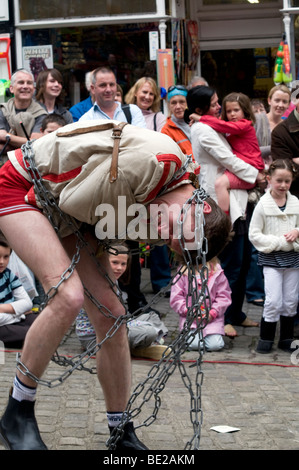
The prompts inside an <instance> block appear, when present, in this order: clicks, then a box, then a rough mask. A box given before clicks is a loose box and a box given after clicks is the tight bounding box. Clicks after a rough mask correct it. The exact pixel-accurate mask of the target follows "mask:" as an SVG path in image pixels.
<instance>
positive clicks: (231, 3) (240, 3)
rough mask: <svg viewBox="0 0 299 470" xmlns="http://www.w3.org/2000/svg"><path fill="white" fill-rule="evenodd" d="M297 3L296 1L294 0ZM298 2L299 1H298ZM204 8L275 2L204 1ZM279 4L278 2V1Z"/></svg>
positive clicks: (246, 0) (272, 1)
mask: <svg viewBox="0 0 299 470" xmlns="http://www.w3.org/2000/svg"><path fill="white" fill-rule="evenodd" d="M294 1H296V0H294ZM297 2H298V0H297ZM202 3H203V5H204V6H211V5H248V4H249V3H251V4H256V3H259V4H262V5H263V4H266V3H275V0H259V1H255V2H253V1H252V0H203V2H202ZM276 3H278V0H277V1H276Z"/></svg>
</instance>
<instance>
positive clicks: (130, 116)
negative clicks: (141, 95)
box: [121, 104, 132, 124]
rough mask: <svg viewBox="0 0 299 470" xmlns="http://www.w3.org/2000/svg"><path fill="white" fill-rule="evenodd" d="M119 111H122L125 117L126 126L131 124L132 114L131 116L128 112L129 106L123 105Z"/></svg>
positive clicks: (129, 111)
mask: <svg viewBox="0 0 299 470" xmlns="http://www.w3.org/2000/svg"><path fill="white" fill-rule="evenodd" d="M121 109H122V110H123V112H124V114H125V116H126V119H127V122H128V124H131V122H132V114H131V110H130V105H129V104H124V105H123V106H122V107H121Z"/></svg>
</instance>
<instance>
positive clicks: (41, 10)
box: [19, 0, 156, 21]
mask: <svg viewBox="0 0 299 470" xmlns="http://www.w3.org/2000/svg"><path fill="white" fill-rule="evenodd" d="M19 4H20V19H21V21H32V20H34V19H36V18H38V19H39V20H44V19H53V18H81V17H90V16H107V15H108V16H113V15H130V14H145V13H156V0H147V1H146V2H144V1H143V0H130V1H129V2H128V1H127V0H106V1H100V2H99V0H89V1H88V2H82V0H69V1H66V2H62V1H61V0H52V1H51V2H44V0H35V1H34V2H28V0H19Z"/></svg>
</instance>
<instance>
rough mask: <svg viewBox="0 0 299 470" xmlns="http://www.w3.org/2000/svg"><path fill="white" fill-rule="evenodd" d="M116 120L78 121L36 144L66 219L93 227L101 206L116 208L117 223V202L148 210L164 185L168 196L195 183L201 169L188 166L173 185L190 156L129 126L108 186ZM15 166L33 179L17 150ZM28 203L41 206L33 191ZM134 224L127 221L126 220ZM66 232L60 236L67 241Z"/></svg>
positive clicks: (148, 132)
mask: <svg viewBox="0 0 299 470" xmlns="http://www.w3.org/2000/svg"><path fill="white" fill-rule="evenodd" d="M118 124H119V123H118V122H116V121H107V120H99V121H98V120H95V121H82V122H81V121H80V122H76V123H72V124H69V125H66V126H64V127H63V128H60V129H58V130H57V131H55V132H52V133H51V134H48V135H45V136H43V137H41V138H40V139H38V140H36V141H34V142H33V144H32V148H33V151H34V159H35V165H36V167H37V169H38V170H39V173H40V174H41V176H42V180H43V184H44V185H45V187H46V189H48V190H49V191H51V193H52V194H53V196H54V197H55V198H56V200H57V203H58V206H59V207H60V209H61V210H62V211H63V212H65V213H66V214H68V215H70V216H72V217H73V218H75V219H76V220H78V221H80V222H85V223H87V224H91V225H94V224H96V223H97V222H98V221H99V216H98V215H96V209H97V207H98V206H99V205H100V204H110V205H111V206H113V207H114V208H115V221H116V224H117V220H118V213H117V210H118V202H119V200H118V197H119V196H125V200H126V208H128V207H129V206H132V205H133V204H135V203H140V204H143V205H145V206H146V205H148V204H149V203H150V202H151V201H153V200H154V199H155V197H156V196H157V195H158V194H159V192H160V191H161V189H162V188H163V187H165V185H169V186H168V187H167V191H170V190H172V189H174V188H175V187H177V186H180V185H181V184H184V183H190V182H192V181H194V175H198V174H199V170H200V167H199V165H198V164H194V163H192V162H191V163H190V164H188V167H187V171H186V172H185V173H184V174H183V175H182V176H181V177H179V178H178V179H175V180H174V181H172V182H171V180H172V178H173V176H174V174H175V173H176V172H177V171H178V170H179V169H180V168H182V166H183V165H184V163H185V162H186V158H187V157H186V155H184V154H183V153H182V151H181V150H180V148H179V147H178V145H177V144H176V143H175V142H174V141H173V140H172V139H171V138H170V137H168V136H167V135H164V134H161V133H159V132H155V131H151V130H148V129H141V128H138V127H135V126H132V125H130V124H127V125H125V127H124V128H123V131H122V135H121V139H120V145H119V153H118V176H117V179H116V181H114V182H112V183H111V182H110V167H111V160H112V151H113V146H114V138H113V136H112V131H113V127H114V126H115V125H118ZM8 156H9V159H10V161H11V162H12V164H13V165H14V167H15V168H16V169H17V170H18V171H19V172H20V173H21V174H22V175H23V176H24V178H26V179H27V180H28V181H30V180H31V177H30V174H29V172H28V171H27V169H26V162H24V160H23V151H22V150H20V149H18V150H16V151H14V152H9V154H8ZM27 201H28V202H29V203H30V204H32V205H37V206H38V202H37V201H38V197H37V195H36V194H35V193H34V187H33V186H32V189H31V190H30V191H29V193H28V195H27ZM130 219H132V217H129V219H128V220H130ZM66 234H67V231H65V229H64V230H63V232H61V235H62V236H65V235H66Z"/></svg>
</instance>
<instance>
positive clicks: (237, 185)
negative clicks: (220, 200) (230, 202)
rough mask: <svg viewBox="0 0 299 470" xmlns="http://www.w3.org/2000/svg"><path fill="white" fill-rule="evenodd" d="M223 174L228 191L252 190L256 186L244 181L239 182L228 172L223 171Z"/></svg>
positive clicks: (238, 179)
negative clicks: (227, 183)
mask: <svg viewBox="0 0 299 470" xmlns="http://www.w3.org/2000/svg"><path fill="white" fill-rule="evenodd" d="M224 174H225V175H226V176H227V177H228V181H229V187H230V189H252V188H255V186H256V184H255V183H253V184H252V183H247V182H246V181H243V180H241V179H240V178H238V177H237V176H236V175H234V174H233V173H231V172H230V171H228V170H225V172H224Z"/></svg>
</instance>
